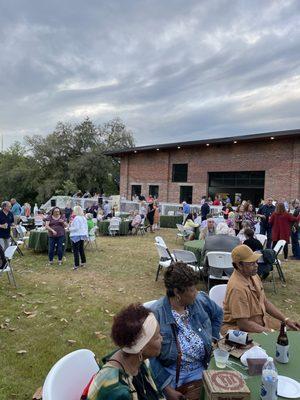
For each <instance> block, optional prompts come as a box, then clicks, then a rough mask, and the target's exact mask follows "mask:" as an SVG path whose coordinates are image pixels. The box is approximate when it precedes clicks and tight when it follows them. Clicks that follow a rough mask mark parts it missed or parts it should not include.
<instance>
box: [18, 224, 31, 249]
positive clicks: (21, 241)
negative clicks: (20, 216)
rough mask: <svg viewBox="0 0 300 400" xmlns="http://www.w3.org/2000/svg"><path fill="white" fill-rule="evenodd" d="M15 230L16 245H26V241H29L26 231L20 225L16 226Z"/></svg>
mask: <svg viewBox="0 0 300 400" xmlns="http://www.w3.org/2000/svg"><path fill="white" fill-rule="evenodd" d="M16 230H17V232H18V236H19V239H18V240H17V245H22V244H25V245H26V241H27V240H29V235H27V233H28V232H27V230H26V228H25V227H24V226H22V225H17V226H16Z"/></svg>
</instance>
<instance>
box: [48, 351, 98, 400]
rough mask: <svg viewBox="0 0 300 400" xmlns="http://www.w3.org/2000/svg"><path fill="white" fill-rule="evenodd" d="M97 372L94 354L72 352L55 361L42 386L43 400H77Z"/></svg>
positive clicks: (89, 352) (90, 352)
mask: <svg viewBox="0 0 300 400" xmlns="http://www.w3.org/2000/svg"><path fill="white" fill-rule="evenodd" d="M98 371H99V366H98V364H97V362H96V360H95V354H94V353H93V352H92V351H90V350H87V349H81V350H76V351H73V352H72V353H69V354H67V355H66V356H64V357H63V358H61V359H60V360H58V361H57V363H56V364H54V366H53V367H52V368H51V370H50V372H49V373H48V375H47V377H46V380H45V383H44V386H43V400H78V399H80V396H81V395H82V392H83V390H84V388H85V387H86V385H87V384H88V383H89V381H90V380H91V378H92V376H93V375H94V374H96V373H97V372H98Z"/></svg>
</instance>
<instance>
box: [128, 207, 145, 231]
mask: <svg viewBox="0 0 300 400" xmlns="http://www.w3.org/2000/svg"><path fill="white" fill-rule="evenodd" d="M141 222H142V217H141V216H140V214H139V212H138V211H137V210H135V211H133V218H132V220H131V221H130V222H129V225H128V232H130V233H132V231H133V229H134V230H135V231H136V229H137V227H138V226H139V225H140V223H141Z"/></svg>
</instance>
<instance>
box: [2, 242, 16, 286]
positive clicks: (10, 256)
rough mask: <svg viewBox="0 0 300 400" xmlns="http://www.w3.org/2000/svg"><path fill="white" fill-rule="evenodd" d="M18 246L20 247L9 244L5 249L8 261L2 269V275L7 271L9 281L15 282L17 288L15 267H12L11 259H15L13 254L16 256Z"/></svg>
mask: <svg viewBox="0 0 300 400" xmlns="http://www.w3.org/2000/svg"><path fill="white" fill-rule="evenodd" d="M17 248H18V246H9V247H8V248H7V249H6V250H5V252H4V255H5V258H6V263H5V266H4V268H2V269H0V276H1V275H2V274H3V273H4V272H6V273H7V278H8V281H9V283H10V284H11V285H12V284H14V286H15V287H16V288H17V283H16V280H15V276H14V271H13V267H12V264H11V261H12V259H13V256H14V254H15V252H16V250H17Z"/></svg>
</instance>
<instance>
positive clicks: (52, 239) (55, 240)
mask: <svg viewBox="0 0 300 400" xmlns="http://www.w3.org/2000/svg"><path fill="white" fill-rule="evenodd" d="M45 222H46V224H45V228H46V229H47V231H48V237H49V242H48V243H49V253H48V256H49V264H50V265H53V258H54V250H55V246H56V247H57V257H58V265H62V258H63V243H64V240H65V234H66V232H65V228H67V226H68V224H67V222H66V220H65V218H64V217H63V215H62V213H61V210H60V208H59V207H54V208H53V209H52V210H51V212H50V215H49V216H48V217H47V218H45Z"/></svg>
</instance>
